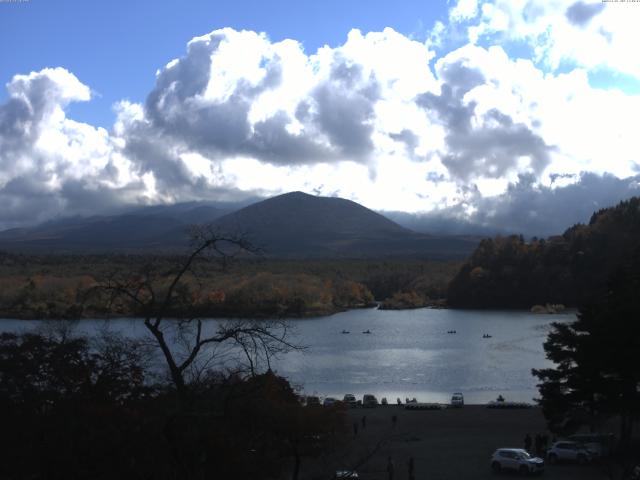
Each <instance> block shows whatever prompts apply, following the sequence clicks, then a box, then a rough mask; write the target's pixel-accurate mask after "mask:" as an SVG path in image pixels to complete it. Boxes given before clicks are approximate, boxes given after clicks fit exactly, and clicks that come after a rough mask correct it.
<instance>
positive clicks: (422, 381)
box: [0, 309, 574, 403]
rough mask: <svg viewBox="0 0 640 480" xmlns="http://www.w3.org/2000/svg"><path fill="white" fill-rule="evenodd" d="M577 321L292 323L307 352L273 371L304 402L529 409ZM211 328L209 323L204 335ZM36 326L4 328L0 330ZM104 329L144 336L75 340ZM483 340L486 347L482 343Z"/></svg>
mask: <svg viewBox="0 0 640 480" xmlns="http://www.w3.org/2000/svg"><path fill="white" fill-rule="evenodd" d="M573 319H574V315H573V314H567V315H534V314H531V313H528V312H518V311H515V312H514V311H473V310H435V309H417V310H377V309H364V310H351V311H348V312H343V313H338V314H336V315H332V316H328V317H320V318H313V319H299V320H291V321H290V325H291V326H292V327H293V328H292V333H291V337H290V338H291V339H292V340H293V342H294V343H297V344H300V345H305V346H306V347H307V348H306V349H305V350H304V351H293V352H289V353H287V354H285V355H283V356H282V357H281V358H278V359H277V360H276V361H275V362H274V364H273V367H274V370H276V371H277V372H278V373H279V374H281V375H283V376H285V377H287V378H288V379H289V380H290V381H291V382H292V383H293V384H294V385H297V386H299V387H300V389H301V390H302V391H303V392H304V393H306V394H317V395H319V396H336V397H340V398H342V396H343V395H344V394H345V393H354V394H356V396H358V397H361V396H362V394H364V393H373V394H374V395H376V396H377V397H378V399H380V398H381V397H387V398H388V399H389V401H391V402H395V400H396V398H398V397H399V398H402V399H403V400H404V399H405V398H406V397H410V398H413V397H416V398H417V399H418V401H425V402H447V401H448V400H449V399H450V397H451V393H452V392H463V393H464V395H465V400H466V402H467V403H485V402H487V401H489V400H495V398H496V397H497V396H498V394H502V395H503V396H504V397H505V398H506V399H507V400H513V401H531V400H532V399H533V398H534V397H536V396H537V395H538V392H537V390H536V379H535V378H534V377H533V376H532V375H531V369H532V368H541V367H546V366H550V365H552V364H551V363H550V362H549V361H548V360H546V359H545V356H544V351H543V347H542V344H543V342H544V341H545V338H546V335H547V332H548V331H549V328H550V325H551V323H552V322H554V321H559V322H566V321H570V320H573ZM216 322H217V321H216V320H211V321H209V325H210V327H214V326H215V324H216ZM42 324H43V322H41V321H28V322H25V321H19V320H0V330H4V331H16V330H19V329H32V328H35V327H37V326H41V325H42ZM105 325H107V326H108V328H110V329H113V330H116V331H120V332H124V333H126V334H127V335H131V336H135V337H140V336H144V335H148V334H147V333H146V330H145V328H144V326H143V325H142V322H141V321H140V320H131V319H117V320H110V321H108V322H105V321H103V320H83V321H80V322H77V323H76V330H77V331H78V333H82V334H94V333H95V332H96V331H98V330H99V329H102V328H105ZM343 330H347V331H349V332H351V333H349V334H342V333H341V332H342V331H343ZM364 330H370V331H371V334H363V333H362V332H363V331H364ZM449 330H455V331H456V332H457V333H456V334H449V333H447V331H449ZM485 333H486V334H490V335H492V338H482V335H483V334H485Z"/></svg>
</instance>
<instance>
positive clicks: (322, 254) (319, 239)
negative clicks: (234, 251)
mask: <svg viewBox="0 0 640 480" xmlns="http://www.w3.org/2000/svg"><path fill="white" fill-rule="evenodd" d="M194 223H212V224H213V226H214V227H215V228H216V229H218V230H219V231H221V232H225V233H231V234H238V233H241V234H245V236H246V237H247V238H248V239H249V240H250V241H251V242H252V243H253V244H255V245H257V246H260V247H262V248H263V249H264V251H265V254H266V255H268V256H278V257H315V258H335V257H373V256H376V257H385V256H405V257H408V256H420V257H429V258H463V257H465V256H467V255H468V254H469V253H471V251H472V250H473V249H474V248H475V246H476V245H477V239H476V238H471V237H469V238H467V237H447V236H433V235H427V234H420V233H416V232H414V231H412V230H409V229H407V228H404V227H401V226H400V225H398V224H396V223H394V222H392V221H391V220H389V219H388V218H386V217H384V216H382V215H380V214H379V213H376V212H374V211H372V210H369V209H368V208H365V207H363V206H362V205H359V204H357V203H355V202H352V201H350V200H345V199H342V198H332V197H316V196H312V195H308V194H305V193H302V192H292V193H287V194H284V195H279V196H277V197H273V198H269V199H267V200H263V201H259V202H256V203H254V204H251V205H249V206H246V207H244V208H240V209H236V210H235V211H233V209H232V208H228V209H227V210H225V209H224V208H220V207H219V206H218V207H216V206H212V205H207V204H199V203H191V204H179V205H173V206H157V207H144V208H140V209H134V210H131V211H129V212H126V213H123V214H120V215H111V216H96V217H89V218H80V217H77V218H68V219H62V220H56V221H52V222H48V223H45V224H42V225H39V226H37V227H34V228H27V229H13V230H7V231H4V232H0V249H4V250H13V251H15V250H21V251H38V252H113V251H120V252H123V251H127V252H142V251H172V250H176V249H179V248H183V247H184V246H185V245H187V240H188V238H187V233H186V231H187V226H188V225H190V224H194Z"/></svg>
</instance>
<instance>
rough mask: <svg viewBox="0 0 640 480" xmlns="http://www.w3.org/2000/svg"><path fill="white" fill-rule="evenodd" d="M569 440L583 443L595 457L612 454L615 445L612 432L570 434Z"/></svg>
mask: <svg viewBox="0 0 640 480" xmlns="http://www.w3.org/2000/svg"><path fill="white" fill-rule="evenodd" d="M568 440H571V441H572V442H577V443H581V444H583V445H584V446H585V447H587V450H589V451H590V452H591V453H592V455H593V456H594V457H595V458H602V457H607V456H609V455H611V449H612V448H611V447H612V445H613V435H612V434H600V433H577V434H575V435H570V436H569V438H568Z"/></svg>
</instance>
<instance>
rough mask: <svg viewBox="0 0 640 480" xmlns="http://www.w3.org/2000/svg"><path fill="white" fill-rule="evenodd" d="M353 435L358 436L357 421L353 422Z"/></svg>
mask: <svg viewBox="0 0 640 480" xmlns="http://www.w3.org/2000/svg"><path fill="white" fill-rule="evenodd" d="M353 436H354V437H357V436H358V422H353Z"/></svg>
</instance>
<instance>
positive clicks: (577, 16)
mask: <svg viewBox="0 0 640 480" xmlns="http://www.w3.org/2000/svg"><path fill="white" fill-rule="evenodd" d="M603 9H604V3H602V2H601V3H590V4H589V3H585V2H582V1H579V2H576V3H574V4H572V5H571V6H570V7H569V8H567V11H566V16H567V19H568V20H569V21H570V22H571V23H573V24H574V25H577V26H579V27H584V26H585V25H587V24H588V23H589V22H590V21H591V19H592V18H593V17H595V16H596V15H597V14H599V13H600V12H602V10H603Z"/></svg>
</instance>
